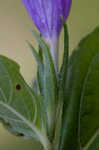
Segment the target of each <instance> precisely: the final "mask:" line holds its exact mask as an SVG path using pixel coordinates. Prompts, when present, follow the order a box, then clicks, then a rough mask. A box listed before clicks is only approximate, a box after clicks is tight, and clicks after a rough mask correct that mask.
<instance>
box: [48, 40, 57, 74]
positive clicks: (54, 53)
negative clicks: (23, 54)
mask: <svg viewBox="0 0 99 150" xmlns="http://www.w3.org/2000/svg"><path fill="white" fill-rule="evenodd" d="M48 44H49V46H50V52H51V55H52V59H53V63H54V66H55V70H56V74H57V73H58V56H59V40H58V39H53V40H52V41H48Z"/></svg>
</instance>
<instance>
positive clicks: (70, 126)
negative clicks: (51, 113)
mask: <svg viewBox="0 0 99 150" xmlns="http://www.w3.org/2000/svg"><path fill="white" fill-rule="evenodd" d="M98 54H99V28H96V29H95V30H94V31H93V32H92V33H90V34H89V35H88V36H86V37H85V38H84V39H83V40H81V42H80V43H79V45H78V47H77V48H76V50H74V51H73V54H72V56H71V57H70V61H69V67H68V73H67V80H66V81H67V82H66V87H65V95H66V98H65V103H64V110H63V124H62V131H61V137H62V138H61V142H60V148H59V149H60V150H65V149H70V150H79V149H82V150H83V149H84V148H86V147H87V144H88V143H90V141H92V139H93V136H94V135H95V134H96V133H97V132H98V129H99V119H98V118H99V117H98V114H99V107H98V106H99V95H98V93H99V92H98V89H99V83H98V76H99V75H98V72H99V70H98V67H99V62H98V60H99V56H98ZM90 70H91V72H90ZM89 72H90V73H89ZM96 135H97V136H98V134H96ZM71 139H72V140H71ZM94 141H95V139H94V140H93V141H92V143H93V142H94ZM92 143H90V145H89V146H88V148H89V147H90V146H91V144H92ZM88 148H87V149H84V150H89V149H88ZM93 150H96V149H95V148H94V149H93Z"/></svg>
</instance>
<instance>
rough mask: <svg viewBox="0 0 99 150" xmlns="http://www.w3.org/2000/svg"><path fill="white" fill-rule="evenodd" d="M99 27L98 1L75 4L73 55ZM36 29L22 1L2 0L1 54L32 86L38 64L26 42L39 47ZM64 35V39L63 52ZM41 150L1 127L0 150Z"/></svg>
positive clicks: (70, 25)
mask: <svg viewBox="0 0 99 150" xmlns="http://www.w3.org/2000/svg"><path fill="white" fill-rule="evenodd" d="M97 25H99V1H98V0H74V1H73V4H72V10H71V13H70V16H69V19H68V28H69V34H70V52H71V51H72V50H73V48H74V47H75V46H76V45H77V43H78V42H79V40H80V39H81V38H82V37H84V36H85V35H86V34H87V33H88V32H90V31H92V30H93V29H94V28H95V27H96V26H97ZM30 27H33V23H32V21H31V20H30V19H29V17H28V14H27V12H26V11H25V9H24V6H23V5H22V3H21V0H0V54H3V55H5V56H7V57H10V58H12V59H14V60H16V61H17V62H18V63H19V64H20V66H21V73H22V74H23V76H24V78H25V80H26V81H27V82H28V84H31V80H32V79H33V77H34V75H35V72H36V63H35V59H34V58H33V56H32V54H31V52H30V51H29V49H28V47H27V45H26V43H25V40H29V41H31V42H32V43H33V44H34V45H35V47H37V43H36V41H35V40H34V38H33V36H32V34H31V33H30V32H29V28H30ZM62 41H63V32H62V33H61V37H60V48H61V49H62V47H63V46H62ZM61 58H62V50H61V51H60V60H61ZM17 149H18V150H40V149H41V145H40V144H39V143H37V142H35V141H30V140H29V141H28V140H24V139H22V138H18V137H14V136H12V135H11V134H9V133H8V132H7V131H6V130H5V129H3V127H2V125H1V126H0V150H17Z"/></svg>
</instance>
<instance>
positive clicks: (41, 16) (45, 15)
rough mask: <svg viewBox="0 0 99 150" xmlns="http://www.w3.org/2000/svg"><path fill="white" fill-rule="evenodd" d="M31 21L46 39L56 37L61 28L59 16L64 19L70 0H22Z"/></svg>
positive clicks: (68, 10)
mask: <svg viewBox="0 0 99 150" xmlns="http://www.w3.org/2000/svg"><path fill="white" fill-rule="evenodd" d="M22 2H23V3H24V5H25V7H26V9H27V11H28V13H29V15H30V17H31V19H32V21H33V22H34V24H35V25H36V27H37V28H38V30H39V31H40V33H41V34H42V35H43V37H45V39H46V40H47V41H49V40H50V41H52V39H58V37H59V33H60V31H61V28H62V21H61V18H60V17H61V16H62V17H63V18H64V19H65V20H66V19H67V17H68V15H69V12H70V8H71V3H72V0H22Z"/></svg>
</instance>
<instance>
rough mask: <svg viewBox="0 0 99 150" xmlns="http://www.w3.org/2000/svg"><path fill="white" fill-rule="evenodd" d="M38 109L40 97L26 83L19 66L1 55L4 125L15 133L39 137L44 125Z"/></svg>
mask: <svg viewBox="0 0 99 150" xmlns="http://www.w3.org/2000/svg"><path fill="white" fill-rule="evenodd" d="M38 109H39V98H38V96H37V95H36V93H34V91H32V90H31V89H30V87H29V86H28V85H27V84H26V83H25V81H24V79H23V78H22V76H21V75H20V72H19V66H18V65H17V64H16V63H15V62H13V61H12V60H10V59H8V58H6V57H4V56H0V120H1V122H3V125H4V126H5V127H6V128H7V129H8V130H9V131H11V132H12V133H13V134H15V135H19V134H20V133H22V134H23V135H24V136H27V137H32V138H33V137H36V138H37V135H38V132H39V130H40V129H41V126H42V125H41V122H42V121H41V120H40V112H39V111H38ZM38 116H39V118H38ZM37 127H38V128H39V130H37Z"/></svg>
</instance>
